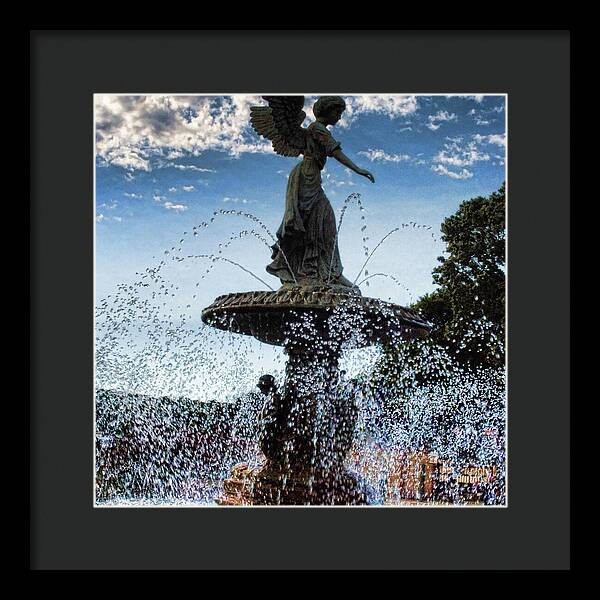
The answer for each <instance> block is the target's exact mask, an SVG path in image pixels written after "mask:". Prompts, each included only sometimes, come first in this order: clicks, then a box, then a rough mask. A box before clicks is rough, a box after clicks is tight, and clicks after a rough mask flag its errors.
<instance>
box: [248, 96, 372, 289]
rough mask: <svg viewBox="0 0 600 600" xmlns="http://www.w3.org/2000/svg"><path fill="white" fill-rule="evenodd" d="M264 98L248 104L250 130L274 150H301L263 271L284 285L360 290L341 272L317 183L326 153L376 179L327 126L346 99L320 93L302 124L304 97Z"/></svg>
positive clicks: (331, 218) (330, 215) (331, 222)
mask: <svg viewBox="0 0 600 600" xmlns="http://www.w3.org/2000/svg"><path fill="white" fill-rule="evenodd" d="M263 98H264V100H266V101H267V103H268V106H253V107H251V108H250V122H251V124H252V127H253V128H254V130H255V131H256V132H257V133H258V134H259V135H261V136H263V137H265V138H267V139H269V140H271V141H272V143H273V149H274V150H275V152H277V154H281V155H282V156H300V155H303V158H302V160H301V161H300V162H299V163H298V164H297V165H296V166H295V167H294V168H293V169H292V172H291V173H290V175H289V179H288V184H287V192H286V197H285V212H284V215H283V220H282V222H281V225H280V226H279V229H278V230H277V243H276V244H275V245H273V246H272V250H273V254H272V256H271V259H272V261H273V262H271V264H269V265H268V266H267V272H268V273H270V274H271V275H275V276H276V277H279V279H280V281H281V283H282V284H283V285H285V284H291V283H297V284H301V285H304V284H311V283H312V284H315V283H316V284H319V283H320V284H333V285H341V286H347V287H349V288H352V289H353V290H355V291H358V290H357V289H356V288H355V286H354V284H353V283H352V282H351V281H350V280H348V279H346V277H344V276H343V275H342V270H343V267H342V262H341V260H340V253H339V249H338V242H337V228H336V223H335V214H334V212H333V208H332V207H331V204H330V203H329V200H328V199H327V196H326V195H325V192H324V191H323V188H322V187H321V171H322V170H323V168H324V167H325V162H326V161H327V157H328V156H331V157H333V158H335V159H336V160H337V161H338V162H340V163H342V164H343V165H344V166H346V167H348V168H349V169H352V171H354V172H355V173H357V174H358V175H362V176H363V177H366V178H367V179H369V180H370V181H371V182H373V183H375V178H374V177H373V175H372V174H371V173H369V171H367V170H365V169H361V168H360V167H357V166H356V165H355V164H354V163H353V162H352V161H351V160H350V159H349V158H348V157H347V156H346V155H345V154H344V153H343V152H342V148H341V145H340V143H339V142H338V141H336V140H335V139H334V138H333V136H332V135H331V133H330V132H329V130H328V129H327V126H328V125H335V124H336V123H337V122H338V121H339V120H340V118H341V116H342V113H343V112H344V110H345V109H346V103H345V102H344V100H343V98H340V97H339V96H322V97H320V98H319V99H318V100H317V101H316V102H315V104H314V106H313V113H314V115H315V117H316V119H317V120H316V121H315V122H313V123H311V124H310V125H309V126H308V127H306V128H305V127H302V123H303V122H304V119H305V117H306V113H305V112H304V111H303V110H302V108H303V106H304V96H263Z"/></svg>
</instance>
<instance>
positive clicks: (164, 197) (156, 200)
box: [152, 194, 167, 202]
mask: <svg viewBox="0 0 600 600" xmlns="http://www.w3.org/2000/svg"><path fill="white" fill-rule="evenodd" d="M166 199H167V198H166V196H160V195H159V194H156V195H155V196H152V200H154V202H162V201H163V200H166Z"/></svg>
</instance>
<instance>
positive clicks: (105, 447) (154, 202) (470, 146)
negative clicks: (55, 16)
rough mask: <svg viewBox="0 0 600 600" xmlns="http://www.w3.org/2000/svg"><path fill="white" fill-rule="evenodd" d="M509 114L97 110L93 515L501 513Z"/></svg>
mask: <svg viewBox="0 0 600 600" xmlns="http://www.w3.org/2000/svg"><path fill="white" fill-rule="evenodd" d="M509 96H510V95H509V94H507V93H506V90H503V89H498V90H496V91H494V90H492V91H489V92H487V93H479V92H477V91H468V90H467V91H466V92H465V93H460V94H457V93H448V92H444V90H443V89H442V90H441V91H440V92H439V93H437V92H436V93H422V91H421V92H419V91H415V92H410V91H403V92H399V93H397V94H389V93H386V94H384V93H380V94H378V93H369V94H364V93H363V94H360V93H352V90H349V91H344V90H337V91H336V90H324V91H319V90H307V91H304V92H302V91H301V93H297V92H296V91H295V90H291V91H290V93H285V94H284V93H277V94H274V93H270V91H269V90H268V89H267V90H264V92H262V93H256V94H255V93H252V94H248V93H244V90H240V93H231V94H228V95H224V94H222V93H221V94H219V93H214V94H203V95H199V94H192V93H190V94H183V93H172V94H170V93H160V94H159V93H145V92H144V91H143V90H141V91H136V90H135V89H134V90H133V91H132V92H131V93H122V92H119V93H107V92H102V93H94V94H93V98H90V101H91V102H93V122H92V123H90V130H89V133H90V143H93V149H94V155H93V157H94V164H93V165H90V168H93V173H94V190H93V196H94V197H93V202H94V215H93V223H91V224H90V227H92V226H93V231H94V307H93V321H94V341H93V343H94V380H93V389H91V390H90V400H89V401H90V403H93V407H94V411H93V420H94V422H93V432H94V434H93V438H92V439H90V440H89V444H90V448H93V464H90V465H89V468H90V489H91V490H93V498H94V507H95V508H99V509H116V508H139V507H144V508H165V509H168V508H174V507H176V508H184V507H185V508H190V509H192V508H214V509H215V510H226V509H227V510H229V509H232V510H233V509H237V508H240V507H245V508H252V509H254V508H256V509H263V508H278V507H296V508H299V509H302V508H307V507H327V508H339V507H352V508H373V509H376V508H383V507H388V508H390V507H398V508H400V509H403V508H429V509H449V508H455V509H467V508H472V509H475V508H477V509H480V510H488V509H492V508H498V509H505V508H506V507H508V506H510V498H509V493H508V490H509V487H510V474H509V472H508V469H507V455H508V453H509V451H510V448H509V444H508V443H507V425H508V418H507V414H508V407H509V401H510V398H509V394H507V363H508V361H510V357H509V356H508V353H507V351H506V337H507V333H508V332H510V322H509V320H508V319H507V318H506V306H507V294H506V289H507V282H509V281H510V273H509V272H508V270H507V266H506V244H507V238H508V237H509V236H510V231H509V227H507V225H508V223H507V214H508V207H509V206H510V200H509V198H508V192H509V187H510V177H509V175H508V164H507V147H508V122H509V121H508V112H509V99H510V97H509ZM92 140H93V141H92Z"/></svg>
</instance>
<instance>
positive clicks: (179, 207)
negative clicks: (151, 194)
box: [163, 202, 188, 212]
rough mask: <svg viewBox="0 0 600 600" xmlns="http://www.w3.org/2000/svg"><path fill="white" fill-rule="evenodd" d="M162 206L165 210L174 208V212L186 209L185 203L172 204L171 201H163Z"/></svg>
mask: <svg viewBox="0 0 600 600" xmlns="http://www.w3.org/2000/svg"><path fill="white" fill-rule="evenodd" d="M163 206H164V207H165V208H166V209H167V210H174V211H175V212H181V211H184V210H187V209H188V207H187V206H186V205H185V204H173V203H172V202H165V203H164V204H163Z"/></svg>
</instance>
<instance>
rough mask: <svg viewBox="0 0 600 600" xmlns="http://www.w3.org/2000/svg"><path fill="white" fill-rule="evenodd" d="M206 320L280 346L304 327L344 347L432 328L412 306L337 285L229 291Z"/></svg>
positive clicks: (421, 334) (209, 310) (388, 340)
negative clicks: (380, 298) (369, 295)
mask: <svg viewBox="0 0 600 600" xmlns="http://www.w3.org/2000/svg"><path fill="white" fill-rule="evenodd" d="M202 321H203V322H204V323H206V324H207V325H211V326H212V327H216V328H218V329H221V330H225V331H231V332H234V333H240V334H244V335H251V336H253V337H255V338H256V339H258V340H260V341H261V342H264V343H267V344H272V345H276V346H287V345H288V343H289V341H290V340H293V339H294V338H297V337H298V335H297V334H296V332H299V331H302V332H304V333H303V336H304V337H305V338H306V337H307V332H312V334H313V339H314V341H315V342H316V341H319V342H320V343H323V342H332V341H335V340H338V341H340V342H341V343H342V344H343V346H344V348H346V349H353V348H361V347H365V346H369V345H372V344H376V343H383V344H390V343H393V342H394V341H398V339H414V338H421V337H425V336H426V335H427V334H428V333H429V331H430V330H431V324H430V323H428V322H427V321H425V320H424V319H422V318H421V317H420V316H419V315H418V314H417V313H416V312H414V311H412V310H410V309H408V308H404V307H402V306H399V305H397V304H393V303H391V302H384V301H382V300H379V299H377V298H368V297H365V296H361V295H360V293H358V292H357V291H353V290H352V289H349V288H344V287H342V286H333V285H284V286H282V287H281V288H280V289H278V290H277V291H251V292H235V293H232V294H225V295H223V296H219V297H218V298H216V300H215V301H214V302H213V303H212V304H211V305H210V306H208V307H206V308H205V309H204V310H203V311H202ZM308 335H309V337H310V334H308Z"/></svg>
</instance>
